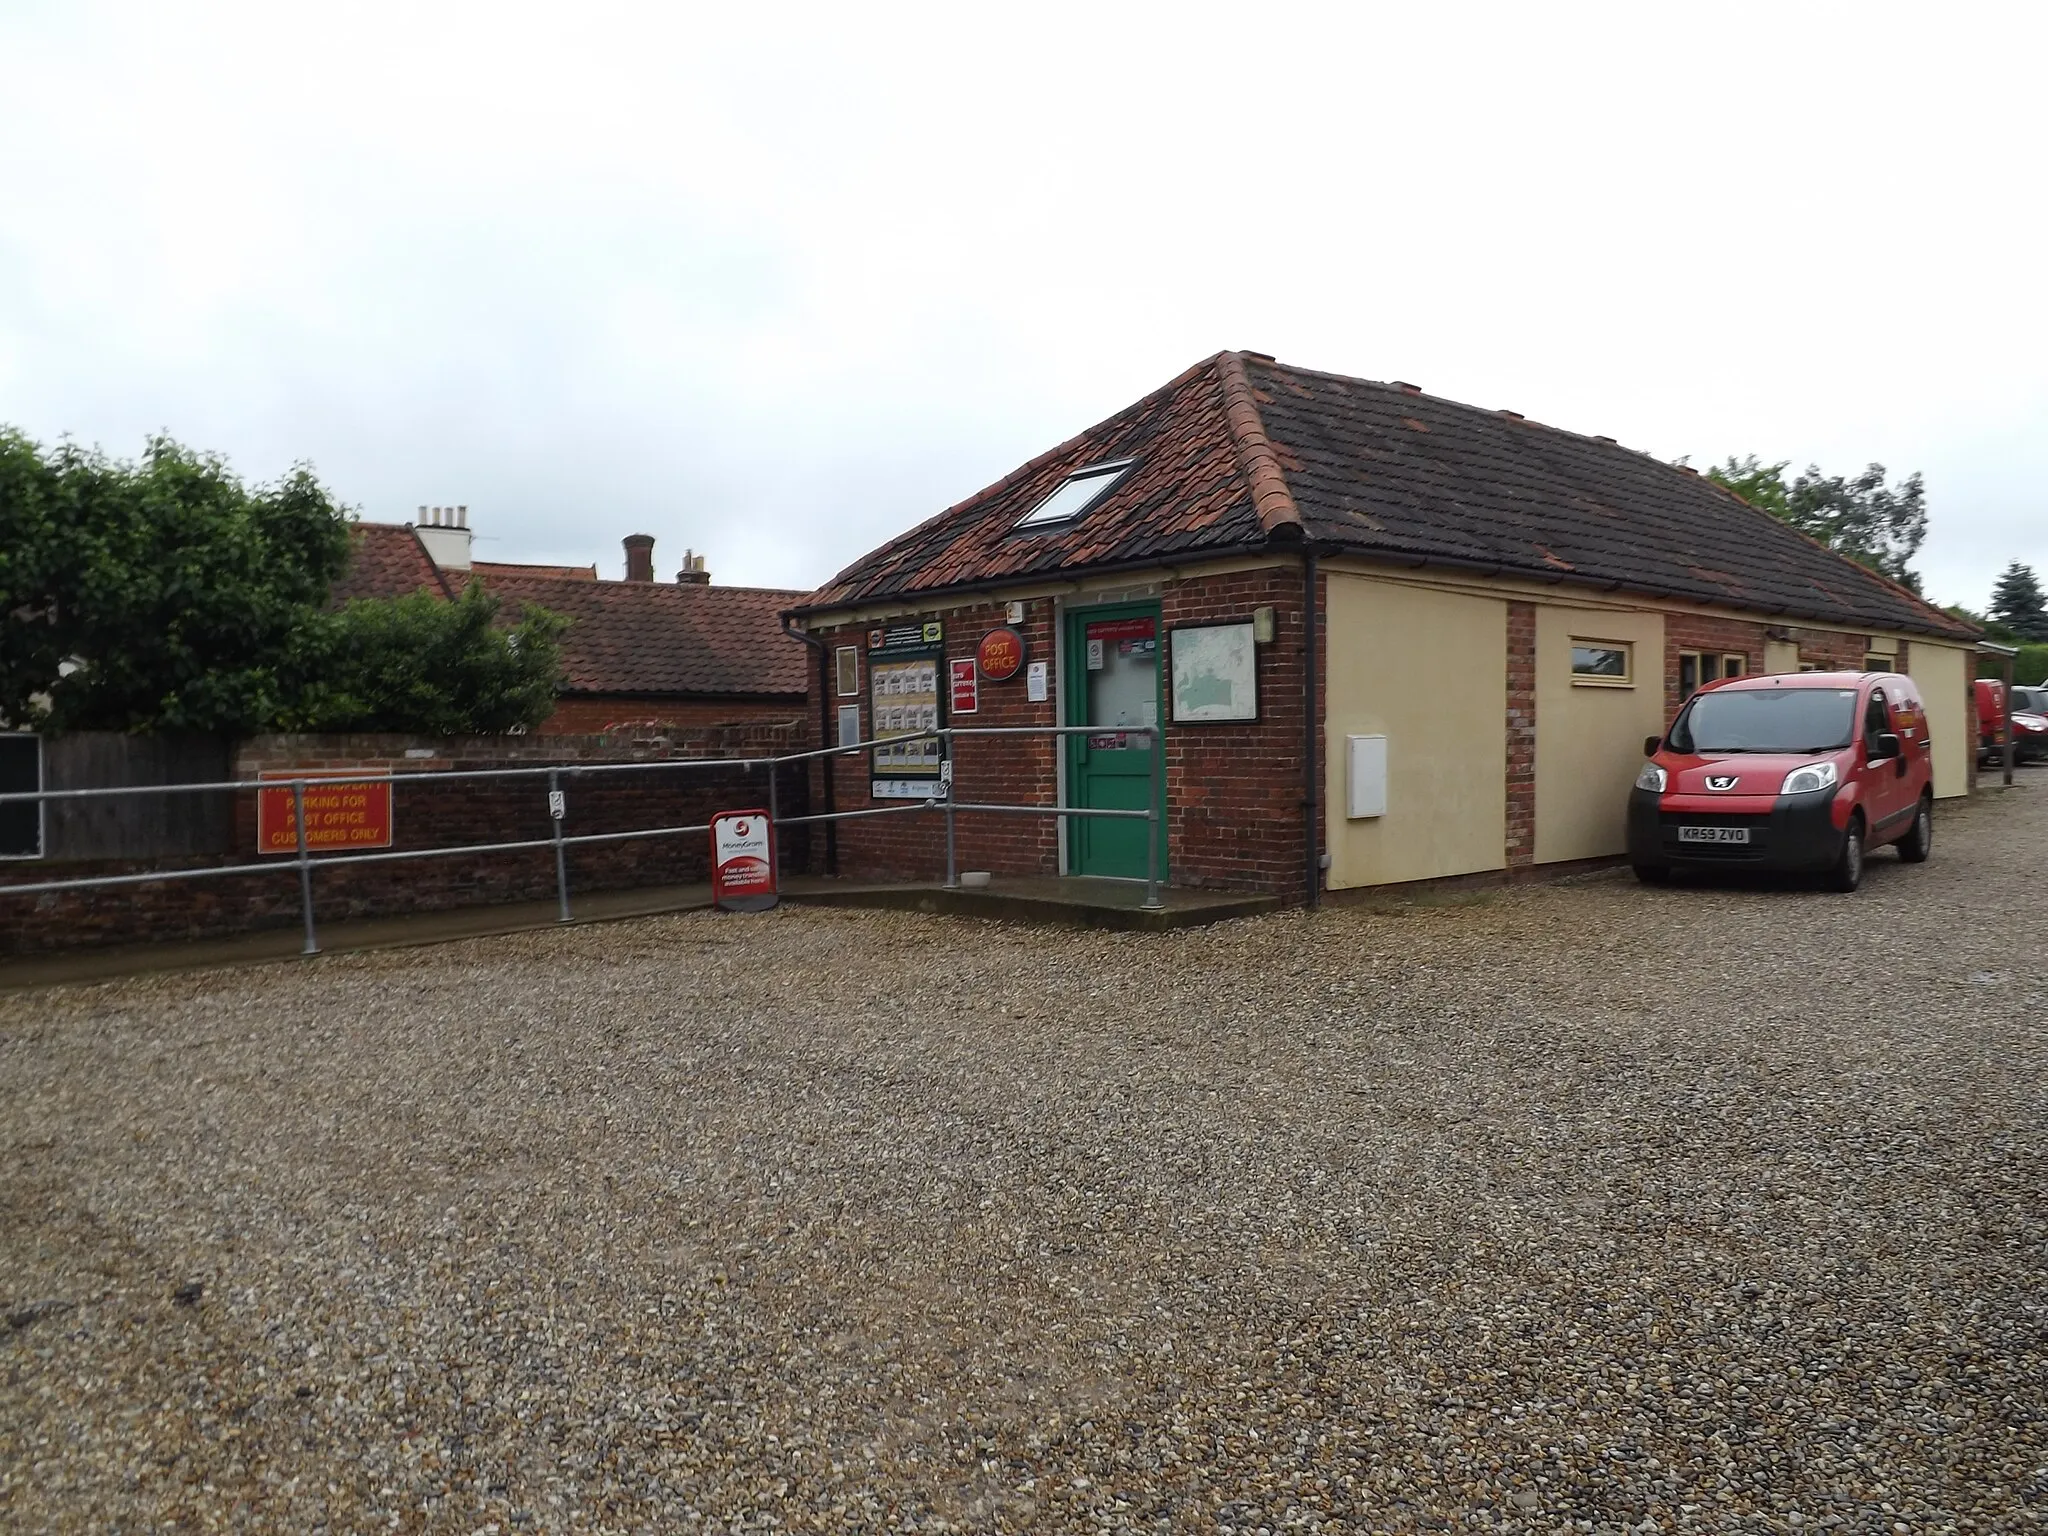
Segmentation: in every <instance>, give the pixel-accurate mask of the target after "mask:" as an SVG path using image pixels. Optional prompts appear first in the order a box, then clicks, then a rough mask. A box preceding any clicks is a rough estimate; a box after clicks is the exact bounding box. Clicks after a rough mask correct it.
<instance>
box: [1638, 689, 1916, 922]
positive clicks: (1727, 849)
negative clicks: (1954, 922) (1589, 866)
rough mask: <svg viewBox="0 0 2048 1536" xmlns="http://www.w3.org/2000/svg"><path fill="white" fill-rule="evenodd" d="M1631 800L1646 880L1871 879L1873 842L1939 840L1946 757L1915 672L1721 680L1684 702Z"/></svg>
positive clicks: (1904, 854) (1903, 847) (1650, 750)
mask: <svg viewBox="0 0 2048 1536" xmlns="http://www.w3.org/2000/svg"><path fill="white" fill-rule="evenodd" d="M1644 752H1645V753H1646V754H1647V755H1648V757H1649V761H1648V762H1646V763H1645V764H1643V771H1642V772H1641V774H1639V775H1638V776H1637V778H1636V783H1635V788H1634V789H1633V790H1632V791H1631V792H1630V795H1629V806H1628V857H1629V863H1630V865H1631V866H1633V868H1634V869H1635V872H1636V878H1637V879H1639V880H1641V881H1643V882H1645V883H1646V884H1652V885H1661V884H1662V883H1664V882H1665V881H1666V880H1668V879H1670V877H1671V874H1672V872H1673V871H1674V870H1683V869H1715V868H1718V869H1730V868H1735V869H1755V870H1774V871H1787V872H1804V873H1816V874H1821V875H1824V876H1825V877H1826V878H1827V881H1828V883H1829V884H1830V885H1831V886H1833V887H1834V889H1836V890H1838V891H1853V890H1855V889H1856V887H1857V886H1858V885H1860V884H1861V883H1862V881H1863V863H1864V858H1865V855H1866V854H1867V853H1868V852H1869V850H1870V849H1872V848H1876V847H1879V846H1881V845H1883V844H1885V843H1894V844H1896V845H1897V846H1898V850H1899V857H1900V858H1902V859H1904V860H1906V861H1907V862H1908V863H1911V864H1917V863H1920V862H1921V861H1922V860H1924V859H1925V858H1926V857H1927V855H1928V853H1929V852H1930V851H1931V850H1932V848H1933V844H1934V752H1933V745H1932V743H1931V742H1930V740H1929V739H1928V731H1927V709H1926V706H1925V705H1924V704H1923V703H1922V702H1921V699H1920V693H1919V690H1918V689H1917V688H1915V687H1914V685H1913V680H1912V679H1911V678H1909V677H1905V676H1902V675H1900V674H1897V673H1891V672H1876V673H1870V672H1791V673H1782V674H1777V675H1772V676H1761V677H1741V678H1733V679H1729V680H1727V681H1723V682H1719V683H1709V684H1708V685H1707V686H1706V687H1704V688H1702V689H1701V690H1700V691H1699V692H1698V693H1696V694H1694V695H1693V696H1692V697H1691V698H1690V699H1688V700H1687V701H1686V702H1685V705H1684V706H1683V707H1682V708H1681V709H1680V710H1679V711H1678V715H1677V718H1676V719H1674V720H1673V721H1672V722H1671V729H1670V730H1669V731H1668V732H1667V733H1665V735H1664V736H1663V737H1661V738H1660V737H1656V736H1652V737H1651V738H1650V739H1649V740H1648V741H1647V742H1645V743H1644Z"/></svg>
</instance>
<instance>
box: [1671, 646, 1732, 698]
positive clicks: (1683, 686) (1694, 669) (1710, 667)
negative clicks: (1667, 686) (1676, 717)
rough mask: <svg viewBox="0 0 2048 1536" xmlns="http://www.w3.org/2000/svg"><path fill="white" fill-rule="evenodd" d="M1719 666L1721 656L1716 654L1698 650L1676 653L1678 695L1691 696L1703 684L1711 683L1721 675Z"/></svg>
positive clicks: (1681, 696) (1682, 696)
mask: <svg viewBox="0 0 2048 1536" xmlns="http://www.w3.org/2000/svg"><path fill="white" fill-rule="evenodd" d="M1720 666H1721V658H1720V657H1718V656H1715V655H1712V654H1704V655H1703V654H1701V653H1700V652H1698V651H1680V652H1679V653H1678V696H1679V697H1680V698H1681V699H1689V698H1691V697H1692V696H1693V695H1694V694H1695V693H1697V692H1699V690H1700V688H1701V687H1702V686H1703V685H1705V684H1707V683H1711V682H1712V681H1714V679H1715V678H1717V677H1719V676H1720V675H1721V672H1720ZM1729 675H1730V676H1733V675H1734V674H1733V673H1731V674H1729Z"/></svg>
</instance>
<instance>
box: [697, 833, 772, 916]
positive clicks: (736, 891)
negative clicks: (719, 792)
mask: <svg viewBox="0 0 2048 1536" xmlns="http://www.w3.org/2000/svg"><path fill="white" fill-rule="evenodd" d="M711 901H712V904H713V905H714V906H716V907H719V908H720V909H722V910H724V911H727V912H764V911H766V910H767V909H768V908H770V907H772V906H774V905H775V902H776V890H775V829H774V827H773V826H772V825H771V824H770V823H769V820H768V813H767V812H766V811H758V810H756V811H722V812H720V813H719V814H718V815H716V816H714V817H712V818H711Z"/></svg>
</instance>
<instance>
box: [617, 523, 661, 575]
mask: <svg viewBox="0 0 2048 1536" xmlns="http://www.w3.org/2000/svg"><path fill="white" fill-rule="evenodd" d="M621 542H622V543H624V544H625V546H626V580H628V581H652V580H654V535H653V534H651V533H629V534H627V535H626V537H625V538H624V539H623V540H622V541H621Z"/></svg>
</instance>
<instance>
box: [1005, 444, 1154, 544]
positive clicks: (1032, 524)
mask: <svg viewBox="0 0 2048 1536" xmlns="http://www.w3.org/2000/svg"><path fill="white" fill-rule="evenodd" d="M1132 463H1133V461H1132V460H1130V459H1119V460H1117V461H1116V463H1114V464H1096V465H1092V466H1090V467H1089V468H1087V469H1077V470H1075V471H1074V472H1073V473H1072V474H1071V475H1069V476H1067V478H1066V479H1064V480H1062V481H1061V482H1060V483H1059V485H1058V486H1057V487H1055V488H1054V490H1053V493H1052V494H1051V495H1050V496H1048V497H1046V498H1045V500H1043V501H1041V502H1040V503H1039V504H1038V505H1037V506H1035V507H1033V508H1032V509H1031V510H1030V511H1029V512H1026V513H1025V514H1024V515H1023V516H1022V517H1020V518H1018V519H1017V527H1019V528H1050V527H1053V526H1055V525H1056V524H1059V523H1071V522H1072V521H1074V519H1075V518H1077V517H1079V516H1080V515H1081V514H1082V513H1083V512H1086V511H1087V510H1088V509H1089V508H1090V507H1092V506H1094V505H1095V503H1096V502H1098V501H1100V500H1102V498H1103V497H1104V496H1106V495H1108V494H1109V491H1110V488H1111V487H1112V486H1114V485H1115V484H1116V483H1117V481H1119V480H1121V479H1123V477H1124V476H1125V475H1127V474H1129V473H1130V472H1131V464H1132Z"/></svg>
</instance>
